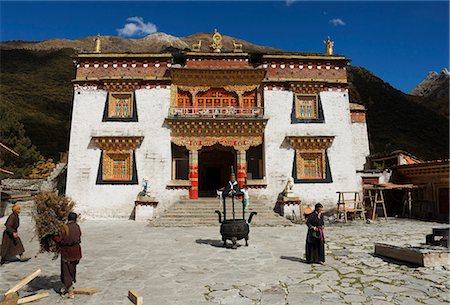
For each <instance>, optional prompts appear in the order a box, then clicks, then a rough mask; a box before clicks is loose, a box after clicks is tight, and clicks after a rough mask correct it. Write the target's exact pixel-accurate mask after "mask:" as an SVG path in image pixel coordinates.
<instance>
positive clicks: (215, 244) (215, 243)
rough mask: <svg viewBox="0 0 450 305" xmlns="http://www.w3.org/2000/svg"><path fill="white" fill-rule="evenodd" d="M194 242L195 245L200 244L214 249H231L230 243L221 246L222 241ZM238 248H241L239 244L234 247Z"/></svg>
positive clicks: (202, 240)
mask: <svg viewBox="0 0 450 305" xmlns="http://www.w3.org/2000/svg"><path fill="white" fill-rule="evenodd" d="M195 242H196V243H197V244H201V245H210V246H212V247H216V248H227V249H232V248H233V245H232V244H231V243H227V244H226V246H224V245H223V241H221V240H218V239H196V240H195ZM236 246H237V247H238V248H239V247H242V245H240V244H239V242H238V243H237V245H236Z"/></svg>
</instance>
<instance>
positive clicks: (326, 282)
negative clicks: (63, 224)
mask: <svg viewBox="0 0 450 305" xmlns="http://www.w3.org/2000/svg"><path fill="white" fill-rule="evenodd" d="M5 220H6V218H1V219H0V223H4V222H5ZM80 225H81V228H82V231H83V236H82V247H83V256H84V257H83V259H82V261H81V263H80V265H79V268H78V283H77V284H76V285H75V287H96V288H97V289H98V290H99V292H98V293H96V294H95V295H92V296H85V295H80V296H77V297H76V298H75V299H74V300H65V299H61V298H60V297H59V295H58V294H57V293H56V292H55V290H58V289H59V288H60V284H59V259H58V260H55V261H52V256H51V255H49V254H39V255H38V256H37V257H35V254H36V252H37V250H38V243H37V241H36V239H34V240H32V239H31V238H32V235H33V232H32V228H33V225H32V222H31V218H30V217H21V227H20V228H19V234H20V235H21V236H22V240H23V243H24V245H25V248H26V250H27V253H28V255H31V256H32V259H31V260H30V261H29V262H26V263H20V262H16V263H8V264H5V265H3V266H2V267H0V274H1V276H0V293H3V292H5V291H6V290H7V289H9V288H10V287H12V286H13V285H15V284H16V283H17V282H19V281H20V280H21V279H23V278H24V277H25V276H27V275H28V274H30V273H32V272H33V271H34V270H36V269H37V268H41V269H42V274H41V276H39V277H38V278H36V279H35V280H34V281H33V282H31V283H30V284H29V285H28V286H26V287H24V288H23V289H22V290H20V293H21V296H22V297H23V296H25V295H27V294H31V293H34V292H46V291H47V292H49V293H50V297H48V298H46V299H42V300H40V301H37V302H35V303H33V304H37V305H41V304H60V303H62V304H83V305H90V304H92V305H103V304H105V305H106V304H108V305H113V304H132V303H131V302H130V301H129V300H128V298H127V292H128V289H135V290H137V291H139V292H140V293H141V294H142V295H143V298H144V304H145V305H152V304H155V305H165V304H173V305H177V304H180V305H181V304H183V305H188V304H192V305H197V304H200V305H201V304H222V305H226V304H229V305H247V304H248V305H253V304H259V305H266V304H267V305H285V304H289V305H295V304H380V305H382V304H386V305H387V304H408V305H409V304H448V303H449V301H450V295H449V292H450V283H449V275H450V272H449V271H448V270H449V268H450V266H447V267H433V268H423V267H420V268H416V267H411V266H407V265H403V264H398V263H394V262H389V261H385V260H383V259H381V258H378V257H375V256H373V249H374V246H373V244H374V243H375V242H384V243H392V244H396V245H402V244H417V243H420V242H423V241H424V239H425V235H426V234H429V233H431V229H432V228H433V227H445V226H446V225H443V224H437V223H431V222H420V221H415V220H407V219H395V218H390V219H389V221H388V222H387V223H386V222H384V221H379V222H376V223H372V224H363V223H361V222H355V223H351V224H347V225H344V224H330V225H329V226H327V228H326V231H325V235H326V239H327V243H326V252H327V256H326V260H327V261H326V263H325V265H309V264H306V263H304V261H303V255H304V240H305V236H306V226H305V225H295V226H290V227H252V228H251V232H250V241H249V246H248V247H245V246H240V247H238V249H237V250H233V249H228V248H223V247H222V242H221V240H220V239H221V238H220V234H219V226H217V227H195V228H164V227H158V228H152V227H149V226H148V225H146V224H145V223H136V222H134V221H126V220H86V221H82V222H81V223H80ZM240 244H241V245H243V244H244V243H243V241H240Z"/></svg>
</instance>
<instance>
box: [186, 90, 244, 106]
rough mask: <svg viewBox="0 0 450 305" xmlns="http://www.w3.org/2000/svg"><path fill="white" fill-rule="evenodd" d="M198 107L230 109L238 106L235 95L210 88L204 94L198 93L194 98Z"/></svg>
mask: <svg viewBox="0 0 450 305" xmlns="http://www.w3.org/2000/svg"><path fill="white" fill-rule="evenodd" d="M195 100H196V102H197V106H198V107H230V106H234V107H237V106H238V97H237V95H236V94H235V93H232V92H228V91H226V90H225V89H223V88H212V89H209V90H208V91H205V92H199V93H198V94H197V95H196V96H195Z"/></svg>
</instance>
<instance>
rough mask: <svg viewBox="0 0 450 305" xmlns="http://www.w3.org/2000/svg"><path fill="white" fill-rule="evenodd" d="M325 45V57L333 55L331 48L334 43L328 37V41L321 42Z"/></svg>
mask: <svg viewBox="0 0 450 305" xmlns="http://www.w3.org/2000/svg"><path fill="white" fill-rule="evenodd" d="M323 43H324V44H325V52H326V54H327V55H333V46H334V41H332V40H331V39H330V36H328V39H327V40H326V41H324V42H323Z"/></svg>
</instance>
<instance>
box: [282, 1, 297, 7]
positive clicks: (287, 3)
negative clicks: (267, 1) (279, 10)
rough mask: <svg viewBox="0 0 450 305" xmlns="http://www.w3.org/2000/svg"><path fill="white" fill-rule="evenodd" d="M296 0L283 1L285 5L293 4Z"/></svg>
mask: <svg viewBox="0 0 450 305" xmlns="http://www.w3.org/2000/svg"><path fill="white" fill-rule="evenodd" d="M296 1H297V0H285V1H284V3H285V4H286V6H291V5H292V4H294V2H296Z"/></svg>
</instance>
